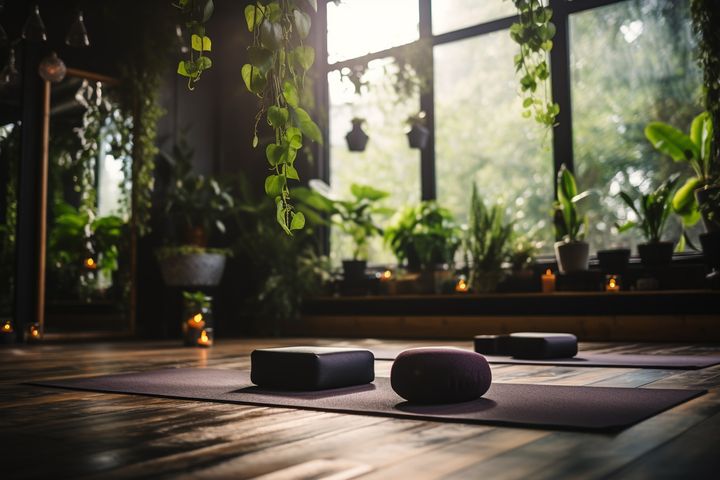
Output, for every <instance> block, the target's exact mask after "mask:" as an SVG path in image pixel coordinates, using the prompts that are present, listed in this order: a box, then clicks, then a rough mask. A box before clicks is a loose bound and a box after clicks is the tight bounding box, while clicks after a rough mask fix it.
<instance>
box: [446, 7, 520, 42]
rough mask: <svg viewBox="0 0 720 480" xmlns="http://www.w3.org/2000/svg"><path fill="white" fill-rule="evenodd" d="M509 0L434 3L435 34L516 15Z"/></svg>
mask: <svg viewBox="0 0 720 480" xmlns="http://www.w3.org/2000/svg"><path fill="white" fill-rule="evenodd" d="M516 12H517V10H515V6H514V5H513V3H512V2H510V1H509V0H482V1H478V0H441V1H435V2H432V27H433V34H435V35H439V34H441V33H445V32H452V31H453V30H459V29H461V28H465V27H470V26H472V25H477V24H480V23H485V22H489V21H491V20H497V19H499V18H505V17H510V16H512V15H515V13H516Z"/></svg>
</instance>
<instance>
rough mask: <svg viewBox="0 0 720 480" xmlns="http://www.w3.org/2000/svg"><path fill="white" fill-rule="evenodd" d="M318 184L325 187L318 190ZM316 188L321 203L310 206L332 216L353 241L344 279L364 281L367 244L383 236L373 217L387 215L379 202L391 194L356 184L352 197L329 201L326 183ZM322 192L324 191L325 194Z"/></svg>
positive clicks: (334, 221) (351, 188)
mask: <svg viewBox="0 0 720 480" xmlns="http://www.w3.org/2000/svg"><path fill="white" fill-rule="evenodd" d="M319 185H322V188H318V186H319ZM313 186H314V188H315V192H316V194H317V196H318V197H319V198H320V199H321V201H315V202H314V203H313V204H312V205H311V207H313V208H314V209H315V210H317V211H319V212H322V213H325V214H329V215H330V218H331V221H332V223H333V225H335V226H336V227H337V228H339V229H340V231H341V232H343V233H344V234H345V235H347V236H348V237H349V238H350V239H351V240H352V243H353V248H352V259H345V260H343V262H342V264H343V274H344V278H345V280H346V281H348V282H354V283H357V282H360V281H362V280H364V279H365V269H366V267H367V255H368V243H369V241H370V239H371V238H372V237H374V236H376V235H382V233H383V232H382V230H381V229H380V227H378V226H377V224H376V223H375V219H374V218H373V216H374V215H385V214H387V213H388V210H387V209H385V208H383V207H382V206H380V204H379V202H380V201H381V200H383V199H385V198H386V197H388V195H389V194H388V193H387V192H384V191H382V190H378V189H376V188H373V187H371V186H369V185H359V184H356V183H354V184H352V185H351V186H350V193H351V194H352V198H350V199H347V200H336V199H333V198H330V196H329V194H328V193H326V192H327V191H329V187H327V185H326V184H322V183H321V182H319V181H313ZM319 190H325V192H323V191H319Z"/></svg>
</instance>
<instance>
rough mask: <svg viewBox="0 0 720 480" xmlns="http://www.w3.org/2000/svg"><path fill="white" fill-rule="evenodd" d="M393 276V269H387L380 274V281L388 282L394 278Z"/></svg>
mask: <svg viewBox="0 0 720 480" xmlns="http://www.w3.org/2000/svg"><path fill="white" fill-rule="evenodd" d="M392 278H393V272H392V270H385V271H384V272H382V273H381V274H380V281H381V282H387V281H389V280H392Z"/></svg>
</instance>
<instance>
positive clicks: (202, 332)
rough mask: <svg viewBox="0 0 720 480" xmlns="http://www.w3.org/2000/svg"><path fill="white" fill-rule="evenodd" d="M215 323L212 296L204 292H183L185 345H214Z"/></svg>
mask: <svg viewBox="0 0 720 480" xmlns="http://www.w3.org/2000/svg"><path fill="white" fill-rule="evenodd" d="M213 323H214V322H213V311H212V297H210V296H207V295H205V294H203V293H202V292H194V293H191V292H183V313H182V325H181V326H182V334H183V345H185V346H187V347H210V346H212V343H213Z"/></svg>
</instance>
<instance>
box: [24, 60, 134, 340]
mask: <svg viewBox="0 0 720 480" xmlns="http://www.w3.org/2000/svg"><path fill="white" fill-rule="evenodd" d="M65 76H66V77H76V78H81V79H85V80H91V81H95V82H102V83H104V84H106V85H110V86H118V85H120V83H121V82H120V81H119V80H118V79H116V78H113V77H109V76H106V75H102V74H99V73H95V72H88V71H85V70H79V69H76V68H69V67H68V68H67V73H66V74H65ZM43 82H44V83H43V104H42V111H43V114H42V132H41V142H42V150H41V159H40V202H39V209H40V211H39V212H38V217H39V222H38V234H39V235H38V236H39V239H40V240H39V242H38V246H37V259H38V271H37V285H38V292H37V295H38V301H37V311H36V321H37V323H38V325H39V326H40V331H41V332H44V331H45V268H46V266H47V201H48V168H49V163H50V100H51V94H52V93H51V91H52V88H51V87H52V83H51V82H50V81H48V80H44V81H43ZM134 151H135V149H134V148H133V152H134ZM133 163H134V159H133ZM132 171H133V173H132V175H131V185H132V187H131V188H132V192H133V193H132V194H131V207H130V219H129V221H128V222H129V225H130V299H129V301H130V308H129V309H128V319H127V320H128V327H127V331H125V332H118V335H134V334H135V330H136V328H135V327H136V305H137V289H136V282H135V279H136V276H137V275H136V274H137V223H136V215H135V211H136V208H135V204H136V195H135V181H134V180H135V173H134V172H135V169H134V168H133V169H132ZM114 333H115V332H112V334H114ZM107 334H110V332H107ZM103 336H105V333H103Z"/></svg>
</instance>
